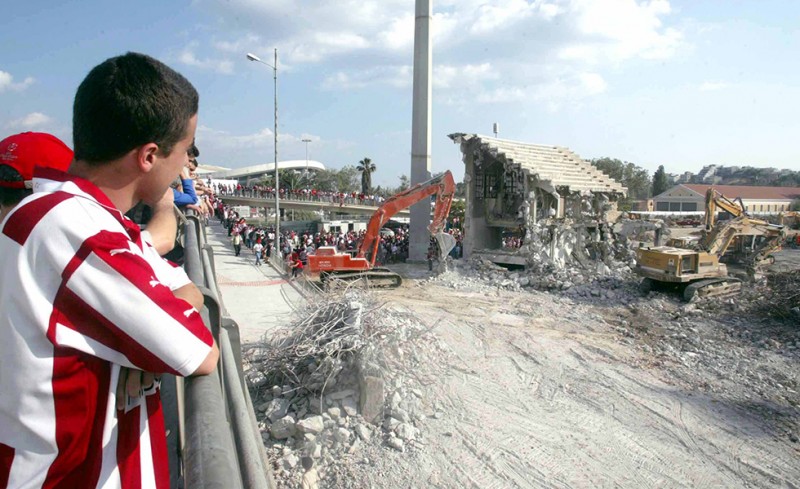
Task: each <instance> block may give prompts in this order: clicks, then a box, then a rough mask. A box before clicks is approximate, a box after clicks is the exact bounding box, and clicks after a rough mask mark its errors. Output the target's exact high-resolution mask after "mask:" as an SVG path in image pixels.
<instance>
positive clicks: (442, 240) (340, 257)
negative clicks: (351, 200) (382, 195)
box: [308, 170, 456, 287]
mask: <svg viewBox="0 0 800 489" xmlns="http://www.w3.org/2000/svg"><path fill="white" fill-rule="evenodd" d="M455 189H456V185H455V182H454V181H453V174H452V173H450V171H449V170H448V171H446V172H444V173H443V174H441V175H439V176H438V177H435V178H432V179H430V180H428V181H427V182H423V183H420V184H417V185H415V186H413V187H411V188H409V189H408V190H405V191H403V192H400V193H399V194H396V195H394V196H392V197H390V198H389V199H387V200H386V202H384V203H383V205H381V206H380V207H379V208H378V210H377V211H375V214H373V215H372V217H371V218H370V220H369V223H368V224H367V231H366V234H365V235H364V240H363V241H362V242H361V245H360V246H359V247H358V251H357V253H356V254H355V256H351V255H350V253H341V252H339V251H338V250H337V249H336V247H334V246H320V247H319V248H318V249H317V251H316V253H314V254H313V255H308V271H309V273H310V274H311V275H312V276H315V275H319V277H320V280H321V281H322V282H323V283H325V282H327V281H328V280H329V279H331V278H335V279H339V280H343V281H347V282H352V281H357V280H361V281H364V282H365V283H367V284H369V285H373V286H381V287H399V286H400V284H401V283H402V278H400V275H398V274H396V273H395V272H392V271H391V270H389V269H386V268H377V267H375V259H376V258H377V256H378V245H379V244H380V239H381V235H380V230H381V228H382V227H383V226H384V224H386V223H387V222H388V221H389V219H391V217H392V216H394V215H395V214H397V213H398V212H399V211H401V210H403V209H405V208H408V207H411V206H412V205H414V204H416V203H417V202H420V201H421V200H423V199H425V198H427V197H430V196H431V195H436V204H435V207H434V211H433V220H432V221H431V223H430V225H429V226H428V231H430V232H431V234H432V235H433V237H434V238H435V239H436V242H437V243H438V247H439V257H440V258H444V257H446V256H447V254H448V253H449V252H450V250H452V249H453V246H454V245H455V239H454V238H453V237H452V236H451V235H449V234H447V233H443V232H442V230H443V229H444V225H445V222H446V220H447V215H448V214H449V213H450V204H452V203H453V195H454V193H455Z"/></svg>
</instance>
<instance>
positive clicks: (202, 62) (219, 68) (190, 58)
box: [178, 43, 233, 75]
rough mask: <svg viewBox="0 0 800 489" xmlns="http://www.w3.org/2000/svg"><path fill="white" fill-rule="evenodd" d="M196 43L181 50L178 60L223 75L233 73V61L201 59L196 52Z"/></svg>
mask: <svg viewBox="0 0 800 489" xmlns="http://www.w3.org/2000/svg"><path fill="white" fill-rule="evenodd" d="M195 46H196V43H192V44H190V45H189V46H187V47H186V48H184V49H183V51H181V53H180V54H179V55H178V61H179V62H181V63H183V64H185V65H187V66H194V67H195V68H200V69H202V70H211V71H214V72H216V73H221V74H223V75H230V74H232V73H233V62H232V61H230V60H228V59H214V58H205V59H200V58H198V57H197V56H196V55H195V54H194V48H195Z"/></svg>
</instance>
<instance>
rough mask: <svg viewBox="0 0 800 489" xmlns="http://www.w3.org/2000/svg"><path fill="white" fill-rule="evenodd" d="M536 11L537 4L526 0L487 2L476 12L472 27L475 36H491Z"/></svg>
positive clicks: (471, 30)
mask: <svg viewBox="0 0 800 489" xmlns="http://www.w3.org/2000/svg"><path fill="white" fill-rule="evenodd" d="M534 11H535V3H532V4H529V3H528V2H527V1H525V0H509V1H504V2H486V3H484V4H482V5H481V6H480V7H478V9H477V10H476V11H475V19H474V21H473V23H472V25H471V26H470V32H472V33H473V34H491V33H494V32H497V30H498V29H503V28H506V27H507V26H509V25H511V24H514V23H518V22H522V21H524V20H525V19H527V18H528V17H530V16H531V15H532V14H533V13H534Z"/></svg>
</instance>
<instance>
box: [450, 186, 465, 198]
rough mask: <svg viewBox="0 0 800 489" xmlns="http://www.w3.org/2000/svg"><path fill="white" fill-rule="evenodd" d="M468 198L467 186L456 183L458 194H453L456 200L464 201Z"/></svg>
mask: <svg viewBox="0 0 800 489" xmlns="http://www.w3.org/2000/svg"><path fill="white" fill-rule="evenodd" d="M466 196H467V186H466V185H465V184H464V182H456V193H455V194H453V197H455V198H456V199H463V198H466Z"/></svg>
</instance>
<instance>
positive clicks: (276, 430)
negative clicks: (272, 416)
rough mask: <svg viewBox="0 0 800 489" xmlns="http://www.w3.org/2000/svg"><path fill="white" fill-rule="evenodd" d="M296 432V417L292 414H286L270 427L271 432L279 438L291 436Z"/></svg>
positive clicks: (274, 436)
mask: <svg viewBox="0 0 800 489" xmlns="http://www.w3.org/2000/svg"><path fill="white" fill-rule="evenodd" d="M294 433H295V423H294V418H293V417H291V416H285V417H283V418H281V419H279V420H278V421H276V422H274V423H272V426H271V427H270V434H271V435H272V437H273V438H275V439H277V440H283V439H284V438H289V437H290V436H292V435H294Z"/></svg>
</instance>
